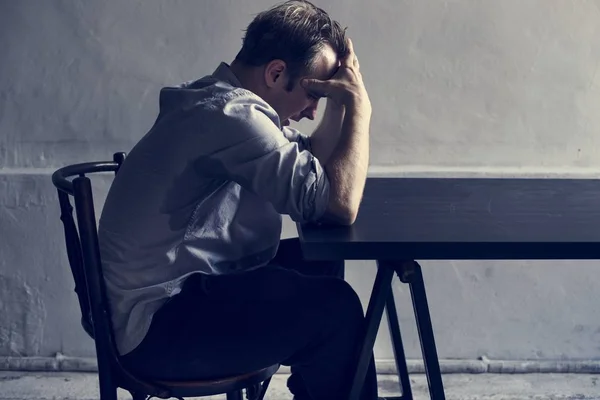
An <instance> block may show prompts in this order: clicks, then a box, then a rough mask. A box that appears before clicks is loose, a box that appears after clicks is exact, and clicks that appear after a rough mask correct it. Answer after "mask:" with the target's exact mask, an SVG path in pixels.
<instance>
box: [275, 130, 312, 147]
mask: <svg viewBox="0 0 600 400" xmlns="http://www.w3.org/2000/svg"><path fill="white" fill-rule="evenodd" d="M282 131H283V135H284V136H285V137H286V138H287V140H289V141H290V142H296V143H298V147H299V148H300V150H306V151H310V152H311V153H312V147H311V143H310V137H309V136H307V135H305V134H303V133H302V132H300V131H299V130H298V129H295V128H291V127H289V126H284V127H283V130H282Z"/></svg>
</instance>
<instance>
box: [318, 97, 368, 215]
mask: <svg viewBox="0 0 600 400" xmlns="http://www.w3.org/2000/svg"><path fill="white" fill-rule="evenodd" d="M370 122H371V109H370V106H365V105H364V104H363V103H360V102H359V103H355V104H353V105H350V106H347V107H346V110H345V115H344V119H343V122H342V128H341V137H340V140H339V142H338V144H337V146H335V148H334V150H333V152H332V154H331V157H330V159H329V162H328V163H327V165H326V166H325V172H326V173H327V176H328V178H329V182H330V186H331V190H330V197H331V198H330V201H329V205H330V206H329V208H328V214H329V215H335V216H337V217H338V218H341V221H340V222H342V223H345V224H352V223H354V220H355V219H356V214H357V213H358V208H359V206H360V202H361V200H362V195H363V191H364V187H365V182H366V179H367V171H368V168H369V125H370Z"/></svg>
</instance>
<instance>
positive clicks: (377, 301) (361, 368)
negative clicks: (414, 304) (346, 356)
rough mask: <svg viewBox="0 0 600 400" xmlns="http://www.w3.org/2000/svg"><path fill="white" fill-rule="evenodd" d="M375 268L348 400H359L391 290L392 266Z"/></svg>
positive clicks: (379, 263) (378, 264)
mask: <svg viewBox="0 0 600 400" xmlns="http://www.w3.org/2000/svg"><path fill="white" fill-rule="evenodd" d="M377 267H378V268H377V275H376V276H375V283H374V284H373V291H372V292H371V298H370V299H369V305H368V306H367V314H366V317H365V323H366V329H365V337H364V340H363V342H362V344H361V348H360V353H359V356H358V363H357V367H356V371H355V372H354V377H353V379H352V387H351V388H350V396H349V398H350V400H359V398H360V394H361V390H362V387H363V383H364V381H365V376H366V374H367V368H368V366H369V362H370V360H371V356H372V354H373V346H374V345H375V339H376V337H377V331H378V329H379V324H380V323H381V317H382V316H383V309H384V308H385V303H386V299H387V298H388V295H389V293H391V289H392V278H393V277H394V268H393V266H392V265H390V264H388V263H383V262H379V261H378V262H377Z"/></svg>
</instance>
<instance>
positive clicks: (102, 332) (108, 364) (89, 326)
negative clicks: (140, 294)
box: [52, 153, 279, 400]
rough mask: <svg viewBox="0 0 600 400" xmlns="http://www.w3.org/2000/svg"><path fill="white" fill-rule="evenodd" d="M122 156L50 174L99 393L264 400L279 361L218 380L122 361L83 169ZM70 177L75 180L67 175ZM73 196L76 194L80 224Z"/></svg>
mask: <svg viewBox="0 0 600 400" xmlns="http://www.w3.org/2000/svg"><path fill="white" fill-rule="evenodd" d="M124 160H125V153H116V154H115V155H114V157H113V161H112V162H111V161H104V162H89V163H82V164H75V165H69V166H66V167H64V168H61V169H59V170H57V171H55V172H54V173H53V174H52V183H53V184H54V186H55V187H56V188H57V190H58V200H59V203H60V211H61V216H60V219H61V220H62V222H63V225H64V232H65V240H66V245H67V255H68V258H69V264H70V266H71V272H72V273H73V279H74V280H75V292H76V293H77V297H78V299H79V306H80V308H81V324H82V326H83V329H84V330H85V331H86V332H87V333H88V335H90V337H92V339H94V342H95V345H96V358H97V360H98V375H99V385H100V399H101V400H117V388H123V389H125V390H128V391H129V392H130V393H131V395H132V397H133V399H134V400H143V399H146V398H148V397H150V396H152V397H159V398H163V399H166V398H170V397H177V398H183V397H188V396H190V397H202V396H211V395H217V394H226V395H227V400H242V399H243V397H242V396H243V392H244V391H245V392H246V397H247V399H250V400H262V399H263V397H264V395H265V392H266V390H267V387H268V385H269V382H270V380H271V377H272V376H273V374H274V373H275V372H276V371H277V370H278V369H279V365H272V366H270V367H268V368H264V369H261V370H259V371H254V372H251V373H248V374H245V375H240V376H230V377H223V378H222V379H218V380H200V381H180V382H173V381H162V380H161V381H148V380H145V379H142V378H140V377H137V376H135V375H134V374H132V373H130V372H129V371H127V370H126V369H125V368H124V367H123V365H122V364H121V362H120V360H119V355H118V352H117V349H116V346H115V341H114V336H113V331H112V324H111V320H110V312H109V304H108V301H107V298H106V291H105V285H104V278H103V275H102V269H101V261H100V250H99V247H98V233H97V230H96V216H95V212H94V200H93V197H92V187H91V181H90V179H89V178H88V177H86V176H85V175H86V174H91V173H95V172H114V173H115V174H116V173H117V172H118V170H119V167H120V166H121V164H122V163H123V161H124ZM72 177H73V179H72V180H69V179H68V178H72ZM69 196H73V198H74V202H75V211H76V215H77V225H76V224H75V220H74V218H73V207H72V206H71V201H70V198H69Z"/></svg>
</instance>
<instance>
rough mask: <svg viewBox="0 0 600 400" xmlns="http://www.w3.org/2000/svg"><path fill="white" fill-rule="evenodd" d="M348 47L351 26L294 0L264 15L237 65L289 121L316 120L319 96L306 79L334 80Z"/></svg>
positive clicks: (251, 86) (257, 19)
mask: <svg viewBox="0 0 600 400" xmlns="http://www.w3.org/2000/svg"><path fill="white" fill-rule="evenodd" d="M346 52H347V46H346V40H345V31H344V29H342V28H341V27H340V25H339V23H337V22H336V21H334V20H332V19H331V18H330V17H329V15H328V14H327V13H326V12H325V11H323V10H322V9H320V8H318V7H316V6H314V5H313V4H312V3H310V2H308V1H304V0H291V1H286V2H285V3H282V4H279V5H276V6H274V7H273V8H271V9H269V10H267V11H263V12H262V13H260V14H258V15H257V16H256V17H255V18H254V20H253V21H252V22H251V23H250V25H249V26H248V29H247V30H246V35H245V37H244V41H243V45H242V49H241V50H240V52H239V53H238V55H237V57H236V58H235V60H234V62H233V63H232V68H233V69H234V72H235V73H236V74H237V75H238V77H239V78H240V80H241V81H242V84H243V85H244V86H245V87H246V88H248V89H249V90H252V91H253V92H255V93H256V94H258V95H259V96H261V97H262V98H263V99H264V100H265V101H267V102H268V103H269V104H270V105H271V106H272V107H273V108H274V109H275V110H276V111H277V113H278V114H279V117H280V118H281V121H282V123H283V124H287V123H288V122H289V121H288V120H289V119H293V120H296V121H298V120H300V119H302V118H304V117H306V118H309V119H313V118H314V116H315V114H316V108H317V103H318V97H315V96H313V95H312V94H311V93H308V92H307V91H306V90H305V89H304V88H303V87H302V86H301V85H300V84H299V82H300V80H301V79H302V78H317V79H321V80H324V79H329V78H330V77H331V76H332V75H333V74H334V73H335V71H336V70H337V68H338V65H339V59H340V58H342V57H343V56H344V55H345V54H346Z"/></svg>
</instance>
